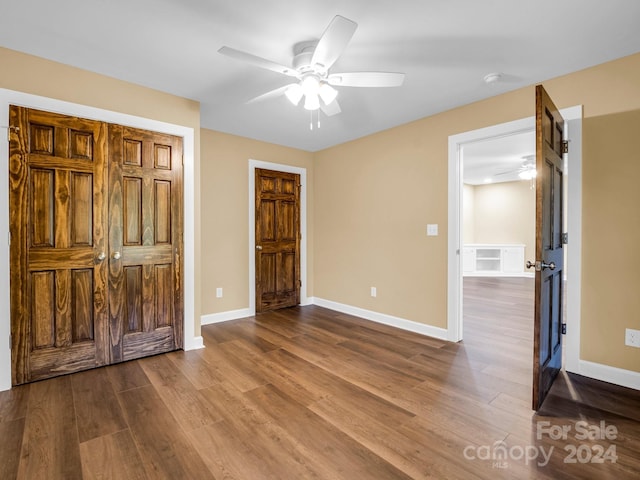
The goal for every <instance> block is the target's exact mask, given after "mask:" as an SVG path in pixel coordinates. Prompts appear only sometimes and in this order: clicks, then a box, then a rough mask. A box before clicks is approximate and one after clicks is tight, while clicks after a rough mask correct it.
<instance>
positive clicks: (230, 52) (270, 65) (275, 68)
mask: <svg viewBox="0 0 640 480" xmlns="http://www.w3.org/2000/svg"><path fill="white" fill-rule="evenodd" d="M218 53H221V54H222V55H225V56H227V57H230V58H233V59H235V60H240V61H241V62H245V63H249V64H251V65H253V66H255V67H260V68H265V69H267V70H271V71H272V72H278V73H282V74H283V75H288V76H290V77H297V76H298V72H296V71H295V69H293V68H289V67H285V66H284V65H280V64H279V63H275V62H272V61H271V60H267V59H265V58H262V57H257V56H256V55H252V54H250V53H247V52H242V51H240V50H236V49H235V48H229V47H222V48H220V50H218Z"/></svg>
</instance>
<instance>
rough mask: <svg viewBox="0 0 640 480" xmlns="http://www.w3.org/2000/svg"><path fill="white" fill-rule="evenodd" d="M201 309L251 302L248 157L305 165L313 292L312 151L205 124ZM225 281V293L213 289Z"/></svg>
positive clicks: (309, 282)
mask: <svg viewBox="0 0 640 480" xmlns="http://www.w3.org/2000/svg"><path fill="white" fill-rule="evenodd" d="M201 147H202V162H201V173H202V180H201V187H202V205H203V209H202V218H201V222H202V244H203V248H202V256H201V258H200V265H201V267H202V312H203V314H205V315H206V314H211V313H219V312H226V311H230V310H239V309H244V308H248V307H249V256H248V246H249V223H248V211H249V190H248V187H249V183H248V178H249V159H252V160H262V161H265V162H271V163H278V164H285V165H291V166H296V167H303V168H306V169H307V278H306V279H303V281H306V282H307V295H308V296H312V295H313V272H314V270H313V249H314V244H313V213H314V210H313V198H314V193H313V192H314V188H313V187H314V175H313V154H311V153H309V152H304V151H301V150H296V149H293V148H287V147H281V146H278V145H273V144H270V143H265V142H259V141H257V140H250V139H247V138H243V137H237V136H234V135H228V134H224V133H219V132H214V131H212V130H206V129H202V137H201ZM217 287H222V289H223V297H222V298H216V296H215V290H216V288H217Z"/></svg>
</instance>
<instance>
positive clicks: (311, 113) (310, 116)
mask: <svg viewBox="0 0 640 480" xmlns="http://www.w3.org/2000/svg"><path fill="white" fill-rule="evenodd" d="M309 130H313V110H309Z"/></svg>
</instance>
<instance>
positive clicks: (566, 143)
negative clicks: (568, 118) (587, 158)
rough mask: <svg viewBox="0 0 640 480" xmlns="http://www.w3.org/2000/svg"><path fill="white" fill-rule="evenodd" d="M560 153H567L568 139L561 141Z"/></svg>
mask: <svg viewBox="0 0 640 480" xmlns="http://www.w3.org/2000/svg"><path fill="white" fill-rule="evenodd" d="M562 153H569V140H563V141H562Z"/></svg>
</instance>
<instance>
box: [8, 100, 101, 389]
mask: <svg viewBox="0 0 640 480" xmlns="http://www.w3.org/2000/svg"><path fill="white" fill-rule="evenodd" d="M9 115H10V125H11V129H10V131H11V141H10V151H9V176H10V188H9V206H10V216H9V217H10V220H9V223H10V234H11V247H10V258H11V260H10V270H11V273H10V275H11V286H10V297H11V333H12V350H11V355H12V366H13V368H12V382H13V384H14V385H17V384H21V383H25V382H29V381H34V380H39V379H43V378H47V377H52V376H55V375H60V374H64V373H69V372H74V371H78V370H84V369H87V368H92V367H96V366H99V365H104V364H105V363H107V362H108V358H109V354H108V322H107V307H108V305H107V298H108V293H107V262H106V259H105V256H106V249H107V239H106V234H107V202H106V192H107V125H106V124H105V123H102V122H96V121H90V120H82V119H78V118H71V117H66V116H62V115H57V114H53V113H46V112H41V111H37V110H28V109H25V108H20V107H15V106H11V108H10V114H9Z"/></svg>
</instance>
